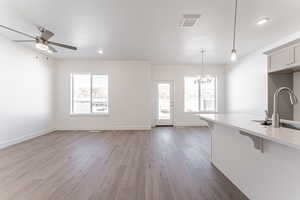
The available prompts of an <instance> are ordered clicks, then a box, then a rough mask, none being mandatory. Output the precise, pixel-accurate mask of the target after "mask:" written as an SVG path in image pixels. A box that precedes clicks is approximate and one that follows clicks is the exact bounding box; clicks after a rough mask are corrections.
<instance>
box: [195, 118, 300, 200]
mask: <svg viewBox="0 0 300 200" xmlns="http://www.w3.org/2000/svg"><path fill="white" fill-rule="evenodd" d="M198 116H199V117H200V119H202V120H204V121H206V122H207V123H208V125H209V126H210V130H211V133H212V145H211V162H212V164H213V165H215V166H216V167H217V168H218V169H219V170H220V171H222V172H223V173H224V174H225V175H226V176H227V177H228V178H229V179H230V180H231V181H232V182H233V183H234V184H236V185H237V186H238V187H239V188H240V189H241V191H242V192H244V193H245V194H246V195H247V196H248V197H249V198H250V199H253V200H282V199H287V200H299V199H300V189H299V185H300V131H299V130H294V129H290V128H282V127H281V128H273V127H271V126H263V125H261V124H260V123H259V122H257V121H255V120H262V119H263V116H254V115H246V114H198Z"/></svg>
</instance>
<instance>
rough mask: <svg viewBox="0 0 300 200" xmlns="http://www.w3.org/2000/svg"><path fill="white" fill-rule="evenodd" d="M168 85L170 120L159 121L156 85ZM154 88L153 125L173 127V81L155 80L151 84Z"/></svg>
mask: <svg viewBox="0 0 300 200" xmlns="http://www.w3.org/2000/svg"><path fill="white" fill-rule="evenodd" d="M159 83H168V84H170V120H159V118H158V113H159V110H158V109H159V107H158V84H159ZM153 87H154V125H155V126H174V113H175V84H174V81H173V80H156V81H154V83H153Z"/></svg>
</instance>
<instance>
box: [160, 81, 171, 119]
mask: <svg viewBox="0 0 300 200" xmlns="http://www.w3.org/2000/svg"><path fill="white" fill-rule="evenodd" d="M170 89H171V88H170V84H168V83H159V84H158V119H159V120H169V119H170V118H171V115H170V110H171V105H170V104H171V102H170V100H171V97H170Z"/></svg>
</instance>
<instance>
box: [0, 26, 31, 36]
mask: <svg viewBox="0 0 300 200" xmlns="http://www.w3.org/2000/svg"><path fill="white" fill-rule="evenodd" d="M0 27H1V28H5V29H7V30H9V31H12V32H15V33H19V34H21V35H24V36H27V37H30V38H32V39H35V37H34V36H32V35H29V34H27V33H23V32H21V31H17V30H15V29H12V28H9V27H7V26H4V25H0Z"/></svg>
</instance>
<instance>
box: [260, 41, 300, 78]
mask: <svg viewBox="0 0 300 200" xmlns="http://www.w3.org/2000/svg"><path fill="white" fill-rule="evenodd" d="M265 54H266V55H268V72H269V73H272V72H280V71H282V72H286V71H299V70H300V40H295V41H293V42H290V43H287V44H285V45H282V46H280V47H277V48H275V49H272V50H270V51H267V52H265Z"/></svg>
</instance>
